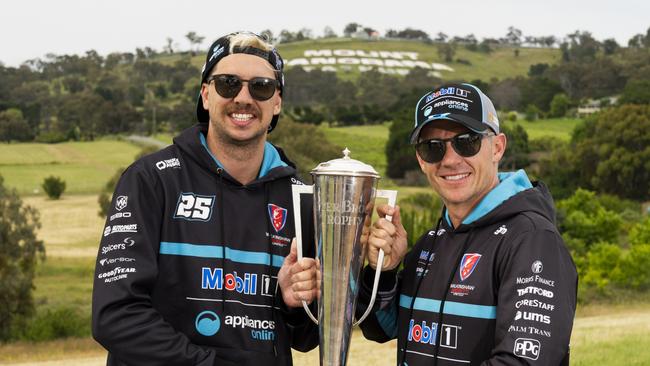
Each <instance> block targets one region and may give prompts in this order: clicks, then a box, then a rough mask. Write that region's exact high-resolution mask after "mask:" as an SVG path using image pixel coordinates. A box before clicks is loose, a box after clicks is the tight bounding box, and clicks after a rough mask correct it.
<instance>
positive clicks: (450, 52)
mask: <svg viewBox="0 0 650 366" xmlns="http://www.w3.org/2000/svg"><path fill="white" fill-rule="evenodd" d="M455 54H456V44H455V43H441V44H439V45H438V57H440V58H441V59H443V60H444V61H445V62H452V61H453V60H454V55H455Z"/></svg>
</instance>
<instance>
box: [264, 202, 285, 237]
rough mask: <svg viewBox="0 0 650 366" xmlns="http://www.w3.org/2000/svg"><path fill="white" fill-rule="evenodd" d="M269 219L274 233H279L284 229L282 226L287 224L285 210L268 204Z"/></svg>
mask: <svg viewBox="0 0 650 366" xmlns="http://www.w3.org/2000/svg"><path fill="white" fill-rule="evenodd" d="M268 207H269V218H270V219H271V223H272V224H273V228H274V229H275V231H276V232H278V233H279V232H280V230H282V228H284V224H285V223H286V222H287V209H286V208H282V207H280V206H278V205H274V204H272V203H269V206H268Z"/></svg>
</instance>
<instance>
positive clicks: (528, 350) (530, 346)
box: [514, 338, 542, 360]
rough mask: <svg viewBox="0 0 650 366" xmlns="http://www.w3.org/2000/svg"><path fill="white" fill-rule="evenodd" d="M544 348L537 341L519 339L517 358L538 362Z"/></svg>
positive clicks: (516, 349)
mask: <svg viewBox="0 0 650 366" xmlns="http://www.w3.org/2000/svg"><path fill="white" fill-rule="evenodd" d="M541 348H542V346H541V345H540V344H539V341H538V340H537V339H530V338H517V340H516V341H515V349H514V354H515V356H519V357H523V358H528V359H530V360H537V359H538V358H539V352H540V349H541Z"/></svg>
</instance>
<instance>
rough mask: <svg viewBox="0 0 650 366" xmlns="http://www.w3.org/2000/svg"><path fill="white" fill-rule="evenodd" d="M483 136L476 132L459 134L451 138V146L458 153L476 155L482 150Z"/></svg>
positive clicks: (466, 155) (464, 155)
mask: <svg viewBox="0 0 650 366" xmlns="http://www.w3.org/2000/svg"><path fill="white" fill-rule="evenodd" d="M482 137H483V136H481V135H479V134H476V133H466V134H463V135H458V136H456V137H454V138H453V139H452V140H451V146H452V147H453V148H454V150H456V152H457V153H458V155H460V156H463V157H466V158H468V157H470V156H474V155H476V154H477V153H478V152H479V150H481V140H482Z"/></svg>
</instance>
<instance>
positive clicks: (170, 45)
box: [163, 37, 174, 53]
mask: <svg viewBox="0 0 650 366" xmlns="http://www.w3.org/2000/svg"><path fill="white" fill-rule="evenodd" d="M163 52H166V53H174V40H173V39H172V38H171V37H167V38H166V40H165V47H163Z"/></svg>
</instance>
